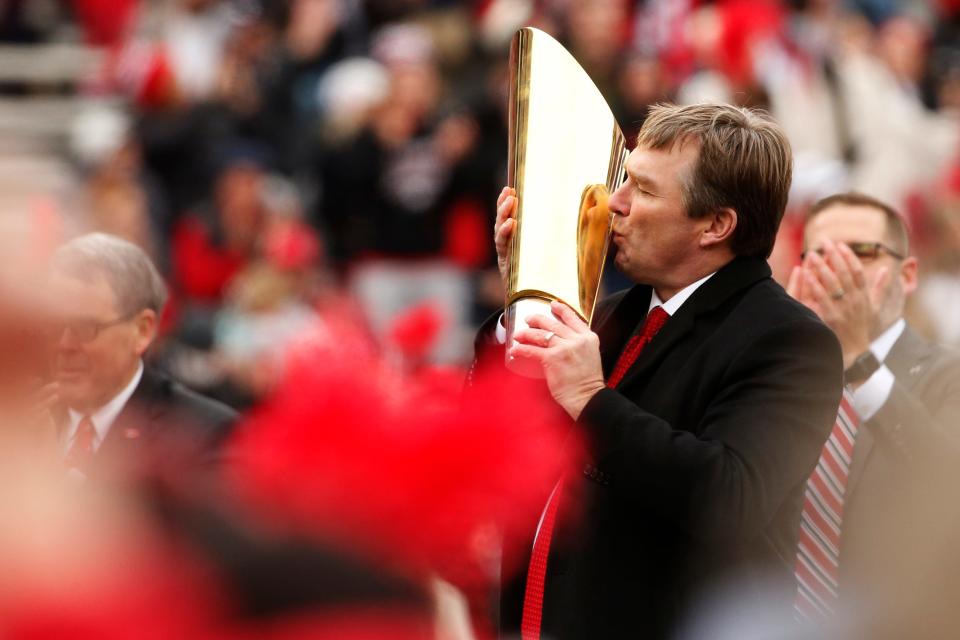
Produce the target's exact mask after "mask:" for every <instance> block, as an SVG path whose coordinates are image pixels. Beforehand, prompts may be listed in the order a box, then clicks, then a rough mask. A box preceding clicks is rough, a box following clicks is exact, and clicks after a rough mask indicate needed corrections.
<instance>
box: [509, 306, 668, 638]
mask: <svg viewBox="0 0 960 640" xmlns="http://www.w3.org/2000/svg"><path fill="white" fill-rule="evenodd" d="M668 318H670V314H668V313H667V312H666V311H664V310H663V307H660V306H656V307H654V308H653V309H651V310H650V312H649V313H648V314H647V317H646V318H645V319H644V321H643V326H642V327H641V328H640V331H638V332H637V333H636V334H635V335H634V336H633V337H632V338H630V340H629V341H628V342H627V344H626V346H624V348H623V352H622V353H621V354H620V358H619V359H618V360H617V363H616V365H614V367H613V372H612V373H611V374H610V378H609V379H608V380H607V386H608V387H610V388H611V389H613V388H615V387H616V386H617V385H618V384H620V381H621V380H623V376H624V375H626V373H627V371H629V370H630V367H632V366H633V363H634V362H636V361H637V357H639V356H640V352H641V351H643V348H644V347H645V346H647V344H649V342H650V341H651V340H653V337H654V336H655V335H657V332H658V331H660V329H662V328H663V325H664V324H665V323H666V322H667V319H668ZM562 494H563V479H561V480H560V481H559V482H557V484H556V486H555V487H554V488H553V492H552V493H551V494H550V497H549V498H547V506H546V507H545V508H544V510H543V514H541V516H540V525H539V526H538V527H537V533H536V535H535V536H534V538H533V552H532V553H531V554H530V566H529V567H528V568H527V586H526V589H525V591H524V594H523V613H522V617H521V620H520V638H521V640H539V638H540V623H541V620H542V618H543V590H544V587H545V586H546V579H547V557H548V556H549V555H550V541H551V540H552V539H553V528H554V525H555V524H556V520H557V508H558V506H559V504H560V496H561V495H562Z"/></svg>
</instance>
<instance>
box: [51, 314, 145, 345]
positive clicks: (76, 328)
mask: <svg viewBox="0 0 960 640" xmlns="http://www.w3.org/2000/svg"><path fill="white" fill-rule="evenodd" d="M135 315H137V314H136V313H128V314H127V315H125V316H122V317H120V318H116V319H114V320H109V321H107V322H100V321H98V320H93V319H92V318H65V319H62V320H59V321H56V322H52V323H50V324H49V325H48V326H47V331H48V335H49V336H50V337H52V338H55V339H60V338H61V337H62V336H63V334H64V332H65V331H70V335H72V336H73V338H74V340H76V341H77V342H91V341H93V340H96V338H97V336H98V335H100V332H101V331H103V330H104V329H108V328H110V327H113V326H115V325H118V324H122V323H124V322H126V321H127V320H129V319H130V318H132V317H134V316H135Z"/></svg>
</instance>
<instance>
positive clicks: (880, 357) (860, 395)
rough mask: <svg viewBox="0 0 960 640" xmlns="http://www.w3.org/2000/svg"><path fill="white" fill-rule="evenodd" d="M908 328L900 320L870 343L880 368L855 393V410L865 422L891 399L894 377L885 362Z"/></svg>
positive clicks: (901, 319)
mask: <svg viewBox="0 0 960 640" xmlns="http://www.w3.org/2000/svg"><path fill="white" fill-rule="evenodd" d="M906 327H907V323H906V322H905V321H904V319H903V318H900V319H899V320H897V321H896V322H894V323H893V324H892V325H890V327H889V328H888V329H887V330H886V331H884V332H883V333H881V334H880V335H879V336H878V337H877V339H876V340H874V341H873V342H871V343H870V351H872V352H873V357H875V358H876V359H877V361H878V362H880V368H879V369H877V370H876V371H874V372H873V375H871V376H870V377H869V378H867V380H866V382H864V383H863V384H862V385H860V387H859V388H858V389H857V390H856V391H854V392H853V408H854V409H856V410H857V414H858V415H859V416H860V419H861V420H863V421H864V422H865V421H867V420H869V419H870V418H872V417H873V416H874V415H875V414H876V413H877V411H879V410H880V407H882V406H883V404H884V403H885V402H886V401H887V398H889V397H890V391H891V390H893V382H894V376H893V372H892V371H890V369H888V368H887V365H885V364H883V362H884V360H886V359H887V356H888V355H889V354H890V349H892V348H893V345H894V343H896V341H897V340H899V339H900V336H901V335H902V334H903V330H904V329H905V328H906Z"/></svg>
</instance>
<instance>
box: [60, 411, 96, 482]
mask: <svg viewBox="0 0 960 640" xmlns="http://www.w3.org/2000/svg"><path fill="white" fill-rule="evenodd" d="M96 433H97V432H96V430H95V429H94V428H93V420H91V419H90V416H83V417H82V418H80V422H78V423H77V432H76V433H75V434H74V435H73V444H71V445H70V450H69V451H68V452H67V466H70V467H73V468H74V469H79V470H80V471H86V470H87V469H88V468H89V464H90V460H91V459H92V458H93V440H94V437H95V436H96Z"/></svg>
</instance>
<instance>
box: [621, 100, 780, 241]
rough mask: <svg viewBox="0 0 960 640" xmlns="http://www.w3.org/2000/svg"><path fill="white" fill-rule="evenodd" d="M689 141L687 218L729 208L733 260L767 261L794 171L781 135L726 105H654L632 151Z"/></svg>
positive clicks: (765, 121) (757, 117)
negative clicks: (733, 222)
mask: <svg viewBox="0 0 960 640" xmlns="http://www.w3.org/2000/svg"><path fill="white" fill-rule="evenodd" d="M687 142H693V143H695V144H697V145H698V146H699V154H698V157H697V161H696V164H695V165H694V167H693V171H692V173H691V174H690V175H688V176H684V177H683V200H684V207H685V208H686V211H687V215H688V216H690V217H691V218H699V217H702V216H705V215H707V214H709V213H713V212H715V211H718V210H720V209H723V208H726V207H729V208H730V209H733V210H734V211H736V212H737V227H736V229H735V230H734V232H733V236H732V238H731V241H730V248H731V249H732V250H733V253H734V255H737V256H748V257H763V258H766V257H768V256H769V255H770V252H771V251H773V243H774V241H775V240H776V237H777V229H778V228H779V227H780V220H781V219H782V218H783V212H784V210H785V209H786V206H787V195H788V193H789V191H790V180H791V177H792V174H793V158H792V154H791V151H790V142H789V141H788V140H787V136H786V134H784V132H783V130H782V129H781V128H780V126H779V125H777V124H776V123H775V122H773V120H771V119H770V118H769V116H767V115H766V114H765V113H763V112H761V111H755V110H751V109H745V108H740V107H734V106H732V105H727V104H697V105H689V106H678V105H671V104H658V105H655V106H653V107H651V108H650V112H649V115H648V116H647V119H646V120H645V121H644V123H643V127H641V129H640V132H639V134H637V146H638V147H646V148H648V149H668V150H669V149H672V148H673V146H674V145H677V144H679V145H683V144H686V143H687Z"/></svg>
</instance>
